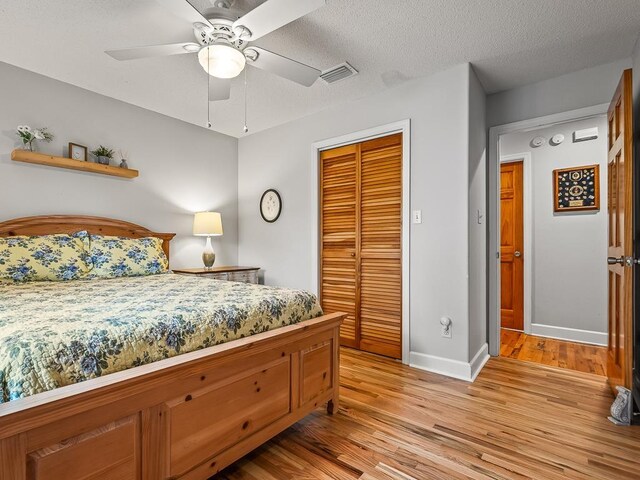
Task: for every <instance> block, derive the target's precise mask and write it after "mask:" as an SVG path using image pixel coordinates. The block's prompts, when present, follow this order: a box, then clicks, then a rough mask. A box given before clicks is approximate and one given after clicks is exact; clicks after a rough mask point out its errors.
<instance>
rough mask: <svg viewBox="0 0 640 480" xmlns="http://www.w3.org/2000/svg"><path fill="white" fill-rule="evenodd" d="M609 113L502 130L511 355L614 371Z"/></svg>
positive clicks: (504, 349)
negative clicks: (610, 350)
mask: <svg viewBox="0 0 640 480" xmlns="http://www.w3.org/2000/svg"><path fill="white" fill-rule="evenodd" d="M605 112H606V107H605V108H604V111H603V112H601V113H600V112H598V113H593V114H591V115H586V116H579V117H577V118H566V119H564V120H560V121H548V122H544V123H539V124H538V125H535V126H525V127H522V128H515V129H513V130H511V131H509V132H505V133H502V134H500V135H498V138H497V142H496V143H497V144H498V158H497V160H498V165H497V167H498V181H497V185H496V186H495V187H496V190H494V191H495V192H496V195H495V196H496V198H497V199H498V208H499V210H498V211H499V216H498V217H497V218H498V219H499V223H498V225H496V229H497V230H498V238H499V244H498V245H499V249H498V252H499V255H498V257H499V261H498V262H497V268H498V269H499V278H500V283H499V284H498V287H499V288H498V289H497V290H498V291H497V298H498V299H499V304H498V307H499V308H498V309H497V312H496V313H497V315H498V317H499V320H500V321H499V325H500V328H499V330H498V332H497V333H498V346H499V348H498V352H499V354H500V355H501V356H505V357H509V358H515V359H518V360H524V361H531V362H536V363H542V364H546V365H550V366H555V367H563V368H569V369H573V370H578V371H583V372H587V373H593V374H597V375H603V376H604V375H606V369H607V347H606V345H607V338H608V337H607V336H608V322H607V314H608V310H607V308H608V274H607V265H606V263H605V262H604V260H603V259H604V258H606V256H607V247H608V215H607V190H608V185H607V178H608V176H607V146H608V144H607V127H608V125H607V116H606V113H605Z"/></svg>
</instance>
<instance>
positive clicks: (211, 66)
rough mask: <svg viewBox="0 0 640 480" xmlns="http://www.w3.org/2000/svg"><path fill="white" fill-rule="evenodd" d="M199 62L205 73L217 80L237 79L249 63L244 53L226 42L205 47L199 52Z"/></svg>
mask: <svg viewBox="0 0 640 480" xmlns="http://www.w3.org/2000/svg"><path fill="white" fill-rule="evenodd" d="M198 60H199V62H200V65H202V68H203V69H204V71H205V72H207V73H208V74H209V75H211V76H213V77H217V78H234V77H237V76H238V75H240V72H242V70H244V67H245V64H246V63H247V60H246V58H245V57H244V53H242V52H241V51H240V50H238V49H237V48H235V47H234V46H232V45H229V44H228V43H225V42H217V43H213V44H211V45H205V46H204V47H202V48H201V49H200V51H199V52H198Z"/></svg>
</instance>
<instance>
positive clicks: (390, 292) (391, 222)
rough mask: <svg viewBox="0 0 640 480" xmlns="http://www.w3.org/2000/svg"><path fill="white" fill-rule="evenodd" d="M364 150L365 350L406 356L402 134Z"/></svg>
mask: <svg viewBox="0 0 640 480" xmlns="http://www.w3.org/2000/svg"><path fill="white" fill-rule="evenodd" d="M360 152H361V158H360V165H361V167H360V174H361V175H360V215H361V218H360V226H361V228H360V255H359V261H360V349H361V350H365V351H367V352H373V353H378V354H381V355H386V356H388V357H393V358H401V357H402V342H401V338H402V134H397V135H391V136H388V137H384V138H377V139H375V140H371V141H368V142H364V143H362V144H361V146H360Z"/></svg>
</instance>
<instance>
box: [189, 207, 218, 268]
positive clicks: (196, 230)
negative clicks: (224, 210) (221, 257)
mask: <svg viewBox="0 0 640 480" xmlns="http://www.w3.org/2000/svg"><path fill="white" fill-rule="evenodd" d="M193 234H194V235H196V236H199V237H207V244H206V245H205V247H204V251H203V252H202V261H203V263H204V268H205V269H206V270H211V267H213V263H214V262H215V261H216V254H215V252H214V251H213V247H212V246H211V237H219V236H220V235H222V217H221V216H220V214H219V213H218V212H198V213H196V214H195V216H194V218H193Z"/></svg>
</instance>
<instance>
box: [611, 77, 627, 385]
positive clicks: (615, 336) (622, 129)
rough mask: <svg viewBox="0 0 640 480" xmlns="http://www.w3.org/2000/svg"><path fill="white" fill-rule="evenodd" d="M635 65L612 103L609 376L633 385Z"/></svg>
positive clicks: (621, 383) (617, 382) (612, 380)
mask: <svg viewBox="0 0 640 480" xmlns="http://www.w3.org/2000/svg"><path fill="white" fill-rule="evenodd" d="M631 81H632V78H631V70H625V71H624V73H623V75H622V78H621V80H620V83H619V84H618V88H617V89H616V92H615V94H614V96H613V100H612V101H611V104H610V106H609V112H608V121H609V128H608V130H609V143H608V145H609V154H608V159H607V161H608V181H609V198H608V211H609V248H608V257H609V258H608V263H609V342H608V349H607V377H608V378H609V384H610V386H611V388H612V390H613V391H614V393H615V387H616V386H624V387H627V388H631V369H632V359H633V352H632V322H633V311H632V307H633V300H632V294H633V291H632V289H633V260H632V259H633V187H632V186H633V158H632V155H633V154H632V152H633V150H632V149H633V133H632V132H633V130H632V97H631V95H632V93H631V88H632V87H631V85H632V83H631Z"/></svg>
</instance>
